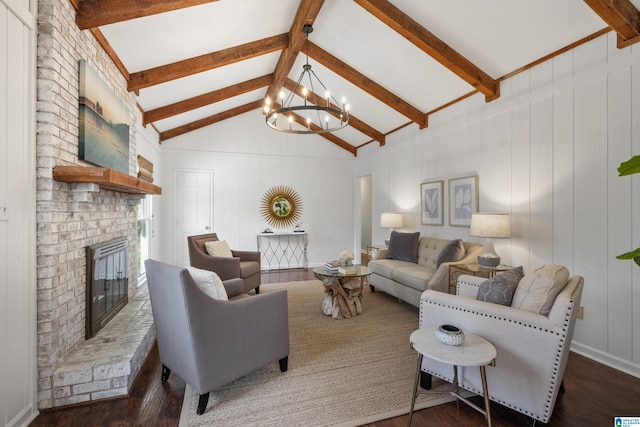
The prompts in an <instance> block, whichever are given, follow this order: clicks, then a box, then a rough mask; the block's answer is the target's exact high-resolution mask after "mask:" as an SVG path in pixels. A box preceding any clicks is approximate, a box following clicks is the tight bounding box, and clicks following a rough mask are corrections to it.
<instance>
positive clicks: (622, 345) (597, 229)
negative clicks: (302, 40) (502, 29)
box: [355, 33, 640, 376]
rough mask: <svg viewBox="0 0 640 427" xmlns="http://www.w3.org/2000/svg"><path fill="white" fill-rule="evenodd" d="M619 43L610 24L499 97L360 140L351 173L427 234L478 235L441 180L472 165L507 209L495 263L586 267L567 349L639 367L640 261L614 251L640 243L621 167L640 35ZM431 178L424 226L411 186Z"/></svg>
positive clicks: (631, 146) (638, 80)
mask: <svg viewBox="0 0 640 427" xmlns="http://www.w3.org/2000/svg"><path fill="white" fill-rule="evenodd" d="M615 46H616V40H615V35H614V34H613V33H610V34H609V35H607V36H603V37H600V38H598V39H595V40H593V41H591V42H589V43H587V44H585V45H582V46H580V47H579V48H577V49H574V50H572V51H569V52H567V53H565V54H563V55H561V56H559V57H557V58H554V59H553V60H551V61H548V62H546V63H543V64H541V65H538V66H537V67H535V68H533V69H531V70H529V71H526V72H523V73H520V74H518V75H516V76H514V77H513V78H511V79H508V80H506V81H503V82H502V84H501V96H500V98H499V99H498V100H497V101H495V102H491V103H485V102H484V97H482V96H480V95H475V96H472V97H470V98H467V99H466V100H464V101H462V102H460V103H458V104H455V105H453V106H451V107H450V108H447V109H445V110H443V111H441V112H439V113H437V114H434V115H432V116H430V117H429V127H428V128H427V129H425V130H423V131H419V130H418V128H417V126H411V127H407V128H405V129H403V130H401V131H399V132H397V133H395V134H392V135H390V136H389V137H388V138H387V144H386V146H384V147H374V146H373V145H370V146H367V148H365V149H363V150H360V152H359V155H358V157H357V160H356V171H355V174H356V175H357V176H359V175H363V174H365V173H373V176H374V185H373V188H374V189H373V193H374V206H373V210H374V216H375V215H378V214H379V213H380V212H383V211H390V210H398V211H401V212H404V218H405V223H408V224H409V226H408V228H411V229H415V230H419V231H421V232H422V233H423V234H428V235H432V236H437V237H445V238H454V237H461V238H463V239H469V240H479V239H475V238H472V237H469V229H468V228H461V227H450V226H448V223H449V221H448V203H449V198H448V192H447V184H448V182H447V181H448V179H450V178H456V177H461V176H468V175H475V174H477V175H478V176H479V180H480V185H479V188H480V210H481V211H508V212H511V214H512V229H513V237H512V238H511V239H507V240H501V241H496V250H497V251H498V253H500V254H501V256H502V258H503V262H505V263H508V264H511V265H523V266H524V268H525V271H530V270H532V269H535V268H537V267H538V266H540V265H542V264H544V263H559V264H563V265H566V266H567V267H568V268H569V270H570V271H571V272H572V273H573V274H579V275H582V276H584V278H585V289H584V293H583V299H582V305H583V306H584V319H583V320H578V323H577V325H576V331H575V335H574V346H573V348H574V349H575V350H576V351H580V352H582V353H584V354H586V355H588V356H590V357H593V358H596V359H599V360H601V361H603V362H605V363H607V364H609V365H612V366H615V367H618V368H619V369H622V370H624V371H627V372H629V373H632V374H633V375H636V376H640V328H638V327H637V326H638V325H640V268H638V267H637V266H635V265H634V264H633V263H631V262H628V261H626V262H625V261H620V260H617V259H616V258H615V256H616V255H618V254H620V253H623V252H626V251H628V250H631V249H633V248H636V247H638V246H639V245H640V176H634V177H619V176H618V174H617V167H618V165H619V164H620V162H622V161H625V160H627V159H629V158H630V157H631V156H632V155H633V154H640V115H639V114H640V113H639V112H640V45H635V46H632V47H631V48H626V49H622V50H619V49H617V48H616V47H615ZM437 179H444V180H445V226H442V227H436V226H422V225H420V219H419V203H420V193H419V184H420V183H421V182H426V181H433V180H437ZM373 231H374V233H373V241H374V242H376V241H382V239H384V237H385V233H386V231H385V230H382V229H376V227H374V230H373Z"/></svg>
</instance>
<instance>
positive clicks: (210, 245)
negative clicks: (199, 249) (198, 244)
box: [204, 240, 233, 258]
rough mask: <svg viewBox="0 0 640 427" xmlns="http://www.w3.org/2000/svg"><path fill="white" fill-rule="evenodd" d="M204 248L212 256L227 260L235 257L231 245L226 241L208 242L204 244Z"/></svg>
mask: <svg viewBox="0 0 640 427" xmlns="http://www.w3.org/2000/svg"><path fill="white" fill-rule="evenodd" d="M204 248H205V249H206V251H207V253H208V254H209V255H211V256H221V257H226V258H231V257H233V254H232V253H231V249H229V244H227V241H226V240H216V241H211V242H206V243H205V244H204Z"/></svg>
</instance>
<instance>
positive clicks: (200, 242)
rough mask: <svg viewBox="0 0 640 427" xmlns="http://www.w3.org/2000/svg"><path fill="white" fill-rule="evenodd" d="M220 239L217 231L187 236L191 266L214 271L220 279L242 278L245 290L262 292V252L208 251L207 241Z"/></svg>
mask: <svg viewBox="0 0 640 427" xmlns="http://www.w3.org/2000/svg"><path fill="white" fill-rule="evenodd" d="M212 241H218V235H217V234H216V233H209V234H199V235H196V236H189V237H187V242H188V246H189V260H190V261H191V266H192V267H196V268H201V269H203V270H209V271H214V272H215V273H216V274H217V275H218V276H220V279H222V280H228V279H234V278H238V277H239V278H241V279H242V280H244V288H243V291H244V292H249V291H250V290H251V289H255V291H256V294H258V293H260V252H258V251H236V250H233V249H232V250H231V253H232V255H233V257H220V256H211V255H209V254H208V253H207V250H206V248H205V245H206V243H207V242H212Z"/></svg>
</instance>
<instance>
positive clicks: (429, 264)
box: [368, 232, 483, 307]
mask: <svg viewBox="0 0 640 427" xmlns="http://www.w3.org/2000/svg"><path fill="white" fill-rule="evenodd" d="M394 233H395V232H394ZM392 237H393V236H392ZM450 242H451V240H447V239H434V238H431V237H426V236H420V238H419V239H418V243H417V262H409V261H403V260H398V259H389V257H388V254H389V250H388V249H382V250H379V251H378V253H377V254H376V257H375V258H374V259H372V260H371V261H369V264H368V266H369V267H370V268H371V269H372V270H373V274H372V275H371V276H369V286H370V287H371V290H372V291H375V290H381V291H384V292H386V293H388V294H390V295H393V296H395V297H397V298H399V299H401V300H403V301H405V302H408V303H409V304H411V305H414V306H416V307H419V306H420V296H421V295H422V292H424V291H425V290H427V289H433V290H436V291H440V292H447V293H448V292H449V265H451V264H469V263H475V262H477V261H478V254H479V253H480V252H482V248H483V246H482V245H481V244H479V243H468V242H462V245H463V246H464V254H463V255H462V258H460V259H458V260H457V261H453V262H444V263H442V264H441V265H440V266H439V267H437V268H436V265H437V261H438V257H439V256H440V254H441V252H442V251H443V249H445V248H446V247H447V245H449V243H450ZM391 244H393V242H391V243H390V245H391Z"/></svg>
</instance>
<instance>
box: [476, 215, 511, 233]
mask: <svg viewBox="0 0 640 427" xmlns="http://www.w3.org/2000/svg"><path fill="white" fill-rule="evenodd" d="M469 234H470V235H471V236H475V237H490V238H494V239H504V238H507V237H511V221H510V219H509V214H508V213H489V212H478V213H474V214H471V228H470V229H469Z"/></svg>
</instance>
